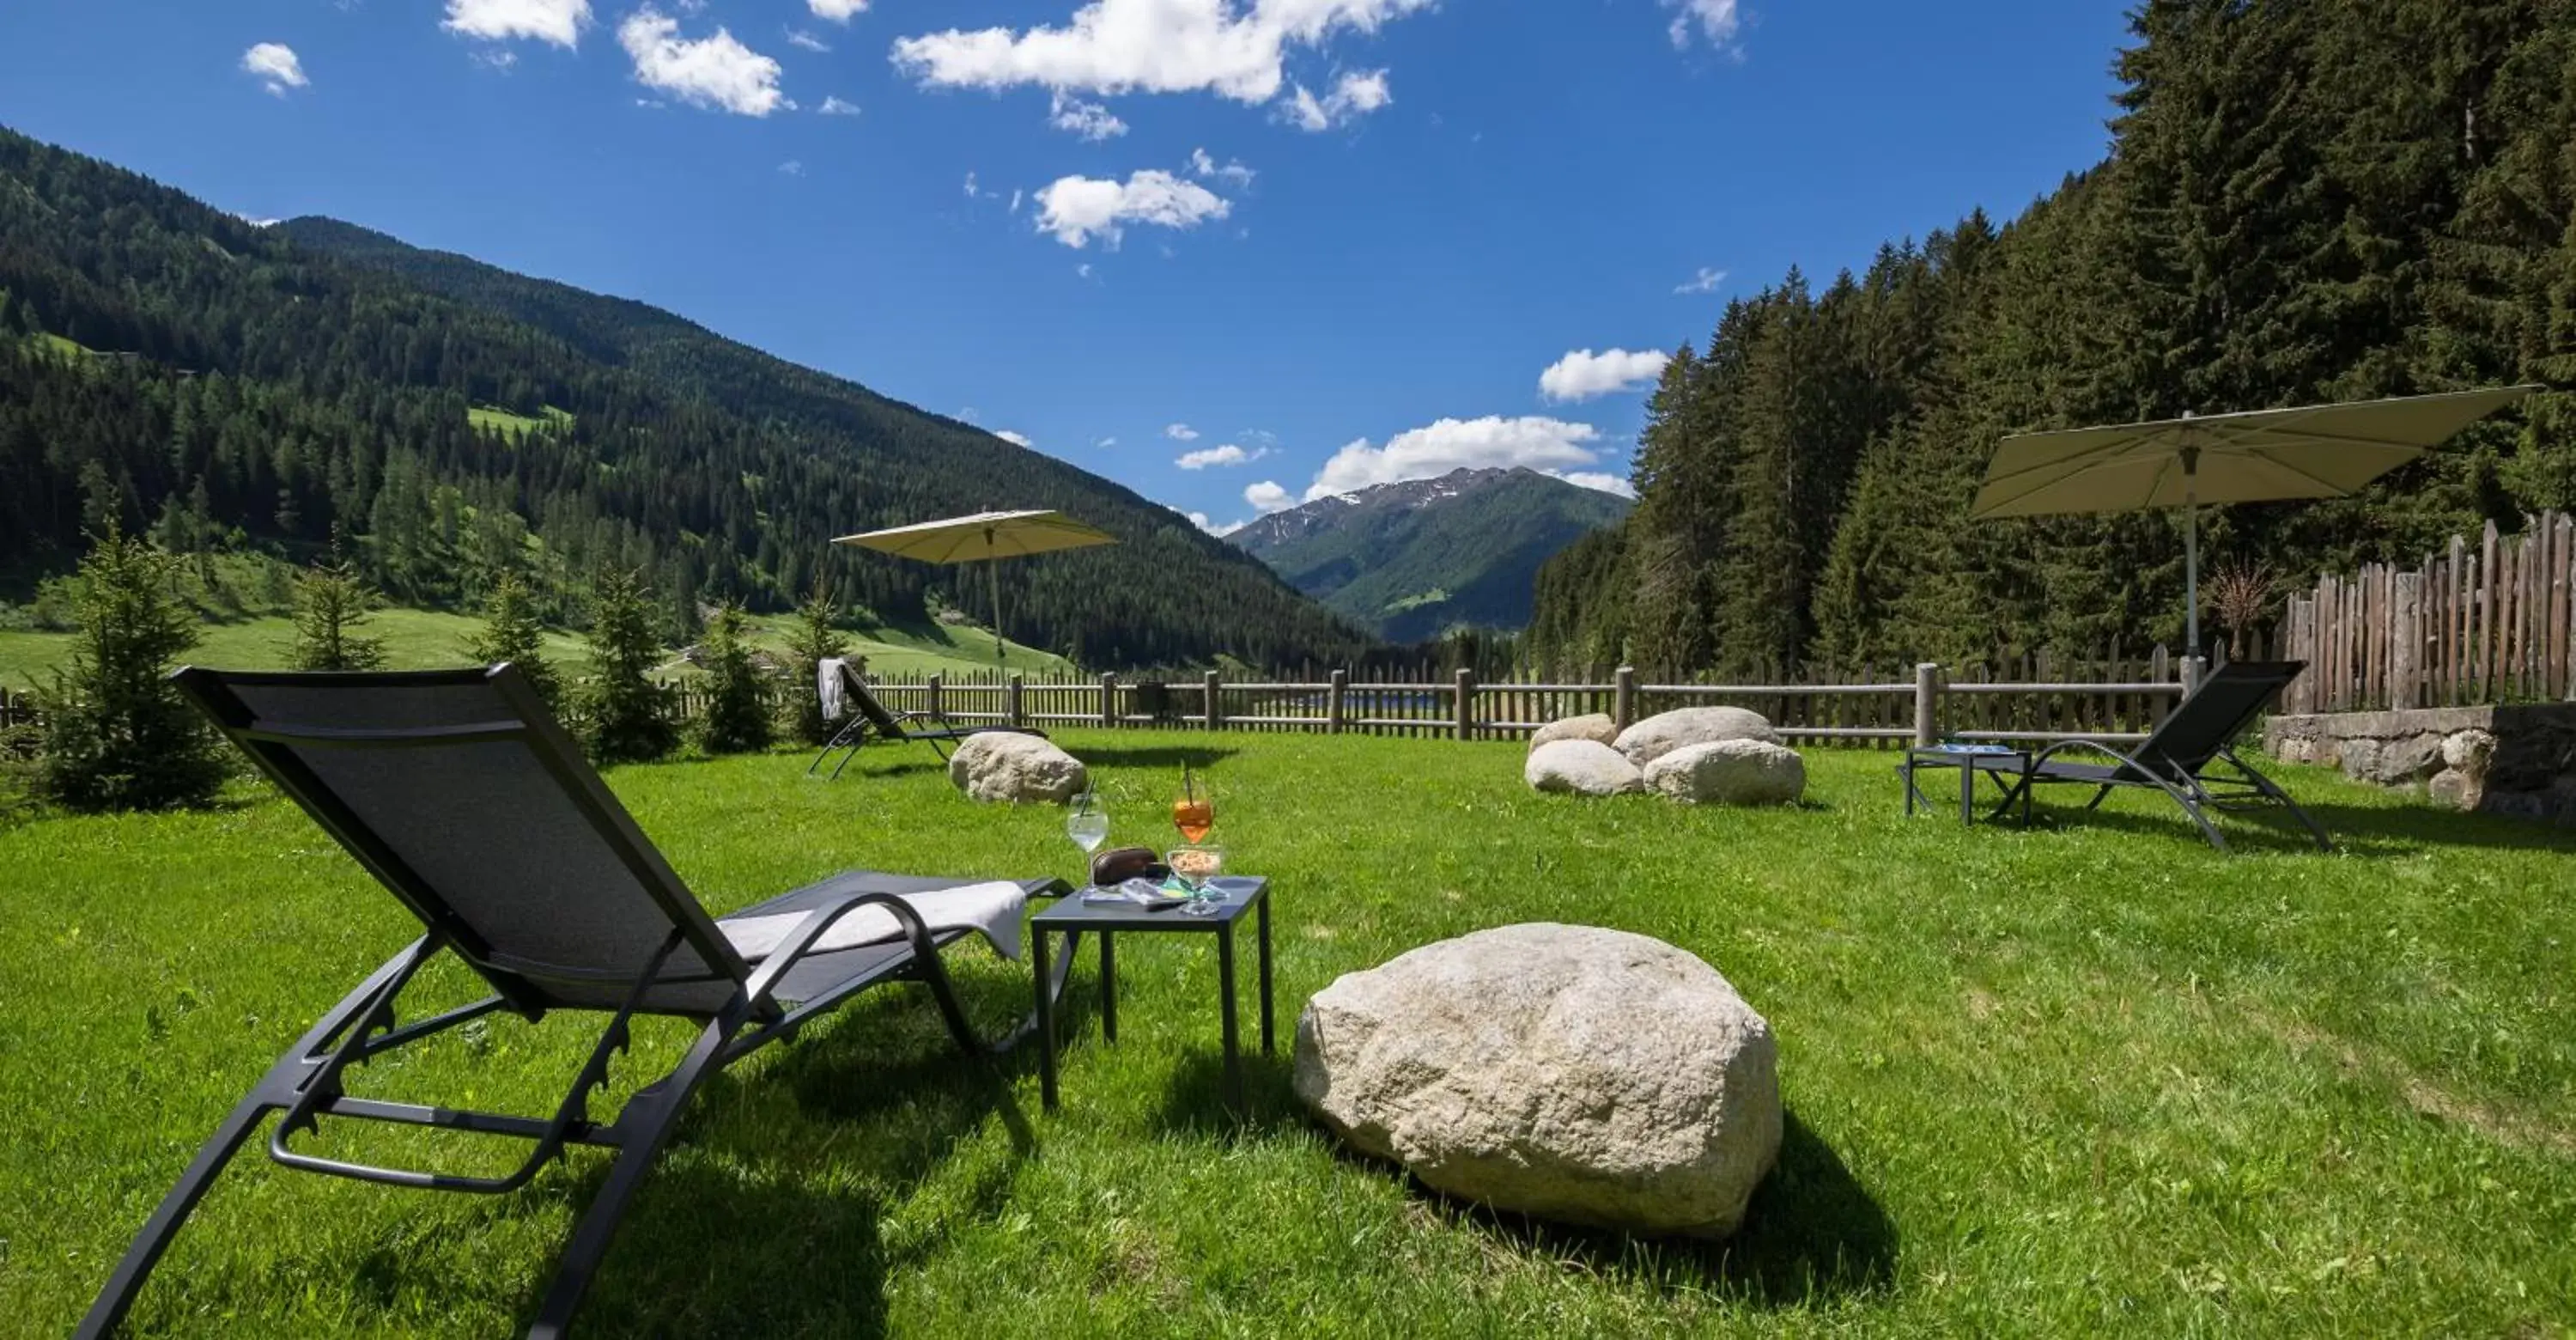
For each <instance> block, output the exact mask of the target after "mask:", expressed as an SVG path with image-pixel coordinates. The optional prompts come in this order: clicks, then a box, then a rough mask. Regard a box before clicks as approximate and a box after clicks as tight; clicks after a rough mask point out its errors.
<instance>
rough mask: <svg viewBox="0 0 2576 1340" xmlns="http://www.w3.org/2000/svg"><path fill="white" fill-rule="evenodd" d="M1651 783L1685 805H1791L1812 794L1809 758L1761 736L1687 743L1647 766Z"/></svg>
mask: <svg viewBox="0 0 2576 1340" xmlns="http://www.w3.org/2000/svg"><path fill="white" fill-rule="evenodd" d="M1646 785H1647V786H1649V787H1652V788H1653V789H1655V790H1657V791H1660V792H1662V793H1663V794H1665V795H1667V796H1670V797H1672V798H1673V799H1675V800H1678V801H1680V802H1681V803H1683V804H1685V805H1787V804H1791V803H1793V802H1795V801H1796V800H1797V799H1798V797H1800V796H1802V795H1805V794H1806V793H1807V761H1806V760H1805V759H1802V758H1800V757H1798V751H1797V750H1794V749H1791V748H1789V747H1787V746H1785V745H1777V744H1770V743H1767V742H1765V741H1762V740H1719V741H1717V742H1716V743H1714V744H1694V745H1684V746H1683V747H1681V748H1679V749H1676V750H1674V751H1673V752H1671V753H1669V754H1666V755H1664V756H1663V757H1662V758H1659V759H1656V760H1655V761H1654V762H1652V763H1649V764H1647V765H1646Z"/></svg>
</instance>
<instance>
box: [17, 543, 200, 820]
mask: <svg viewBox="0 0 2576 1340" xmlns="http://www.w3.org/2000/svg"><path fill="white" fill-rule="evenodd" d="M174 567H175V563H174V560H172V559H171V557H170V556H169V555H167V554H164V553H162V552H160V551H159V550H156V549H154V548H152V547H151V546H150V545H147V544H145V543H144V542H143V541H141V540H138V539H133V538H130V537H128V536H127V535H125V534H124V533H123V532H122V531H121V530H119V529H118V527H117V525H116V524H115V522H114V521H113V519H111V520H110V522H109V524H108V526H107V528H106V529H105V530H104V531H103V532H101V534H100V535H99V538H98V543H97V544H96V545H95V546H94V547H93V548H92V549H91V550H90V553H89V556H88V557H87V558H86V559H83V560H82V562H81V566H80V572H79V574H78V576H77V577H76V579H75V585H76V587H77V595H76V599H75V607H76V609H77V613H78V627H77V629H76V630H75V633H74V637H73V641H72V654H71V660H70V664H69V665H68V666H67V667H65V668H64V669H62V670H59V671H57V672H55V674H54V676H53V682H52V685H51V687H49V688H48V689H47V690H45V691H44V692H43V693H42V694H40V695H39V697H40V698H41V700H42V706H43V708H44V738H43V752H42V756H41V758H40V759H39V762H38V773H37V785H38V788H39V790H40V791H41V792H42V793H43V794H44V795H45V796H46V797H47V798H48V799H50V800H52V801H53V802H54V803H56V804H58V805H61V806H63V807H64V808H66V809H73V810H149V809H167V808H171V807H173V806H181V805H202V804H204V803H206V802H207V801H209V800H212V799H213V798H214V795H215V792H216V790H217V789H218V788H220V787H221V786H222V785H223V780H224V776H225V773H226V770H227V769H226V763H225V760H224V757H223V755H222V753H221V752H220V746H219V745H218V744H217V742H216V740H215V738H214V736H213V734H212V732H210V731H209V730H208V729H207V728H206V723H205V722H204V721H203V720H201V719H200V718H199V717H198V715H197V712H196V710H195V709H193V708H191V707H190V706H188V704H187V703H186V702H185V701H183V700H182V699H181V698H180V697H179V694H178V691H177V690H175V689H173V688H172V687H171V686H170V684H169V681H168V680H167V678H166V676H167V675H168V674H169V672H170V670H171V668H172V667H173V666H174V665H175V664H176V663H177V661H178V659H179V656H180V655H181V653H183V652H185V651H187V650H188V649H189V648H190V647H193V646H195V645H197V618H196V615H195V614H194V613H193V612H192V611H190V610H189V609H188V608H186V607H185V606H183V605H181V604H180V603H179V602H178V601H177V600H176V599H174V598H173V597H172V596H171V594H170V587H171V578H172V574H173V569H174Z"/></svg>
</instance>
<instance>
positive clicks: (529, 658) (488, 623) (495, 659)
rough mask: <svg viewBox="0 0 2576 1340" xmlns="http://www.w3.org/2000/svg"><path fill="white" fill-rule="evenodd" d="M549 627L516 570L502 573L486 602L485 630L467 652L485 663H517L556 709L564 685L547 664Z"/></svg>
mask: <svg viewBox="0 0 2576 1340" xmlns="http://www.w3.org/2000/svg"><path fill="white" fill-rule="evenodd" d="M545 649H546V626H545V623H544V621H543V620H541V619H539V618H538V617H537V604H536V600H535V598H534V597H533V596H532V595H531V594H530V593H529V591H528V587H527V583H525V582H523V581H521V580H520V579H519V575H518V574H517V573H515V572H507V573H503V574H501V577H500V579H499V580H498V581H496V582H494V583H493V586H492V594H491V596H490V597H489V598H488V599H486V600H485V601H484V602H483V631H482V632H481V633H479V634H476V635H475V637H474V639H473V641H471V642H469V643H467V644H466V648H465V650H466V654H467V655H469V656H472V657H473V658H474V659H475V660H478V661H481V662H482V663H484V664H485V665H497V664H499V663H501V662H503V661H508V662H509V663H510V664H512V665H514V666H517V667H518V669H519V673H520V674H521V675H523V676H525V677H526V679H527V681H528V685H529V687H531V688H533V689H535V690H536V691H537V696H538V697H539V698H542V699H544V700H545V704H546V706H547V707H548V708H550V709H551V708H554V707H555V706H556V705H557V703H556V699H557V696H558V695H559V694H560V693H561V687H560V685H559V684H558V683H557V681H556V679H555V671H554V667H553V666H551V665H548V664H546V655H545Z"/></svg>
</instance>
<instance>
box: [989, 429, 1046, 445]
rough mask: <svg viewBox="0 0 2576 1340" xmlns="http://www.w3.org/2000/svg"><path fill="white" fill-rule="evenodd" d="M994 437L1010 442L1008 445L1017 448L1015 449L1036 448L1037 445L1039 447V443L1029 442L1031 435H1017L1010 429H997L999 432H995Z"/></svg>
mask: <svg viewBox="0 0 2576 1340" xmlns="http://www.w3.org/2000/svg"><path fill="white" fill-rule="evenodd" d="M993 436H995V437H998V438H1000V439H1002V440H1003V441H1005V442H1008V443H1010V444H1011V445H1012V446H1015V447H1034V446H1036V445H1037V443H1035V442H1032V441H1030V440H1029V435H1028V434H1026V433H1015V432H1012V431H1011V430H1010V429H1008V428H1002V429H997V430H995V432H994V433H993Z"/></svg>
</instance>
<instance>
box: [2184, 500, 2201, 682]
mask: <svg viewBox="0 0 2576 1340" xmlns="http://www.w3.org/2000/svg"><path fill="white" fill-rule="evenodd" d="M2182 593H2183V594H2182V598H2183V604H2184V606H2185V608H2186V609H2187V610H2188V611H2189V612H2188V613H2187V614H2185V615H2184V620H2183V622H2184V630H2185V631H2184V633H2183V648H2182V654H2183V655H2185V656H2198V655H2199V654H2200V504H2199V503H2197V502H2194V501H2193V500H2191V499H2189V498H2185V499H2184V500H2183V504H2182Z"/></svg>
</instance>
